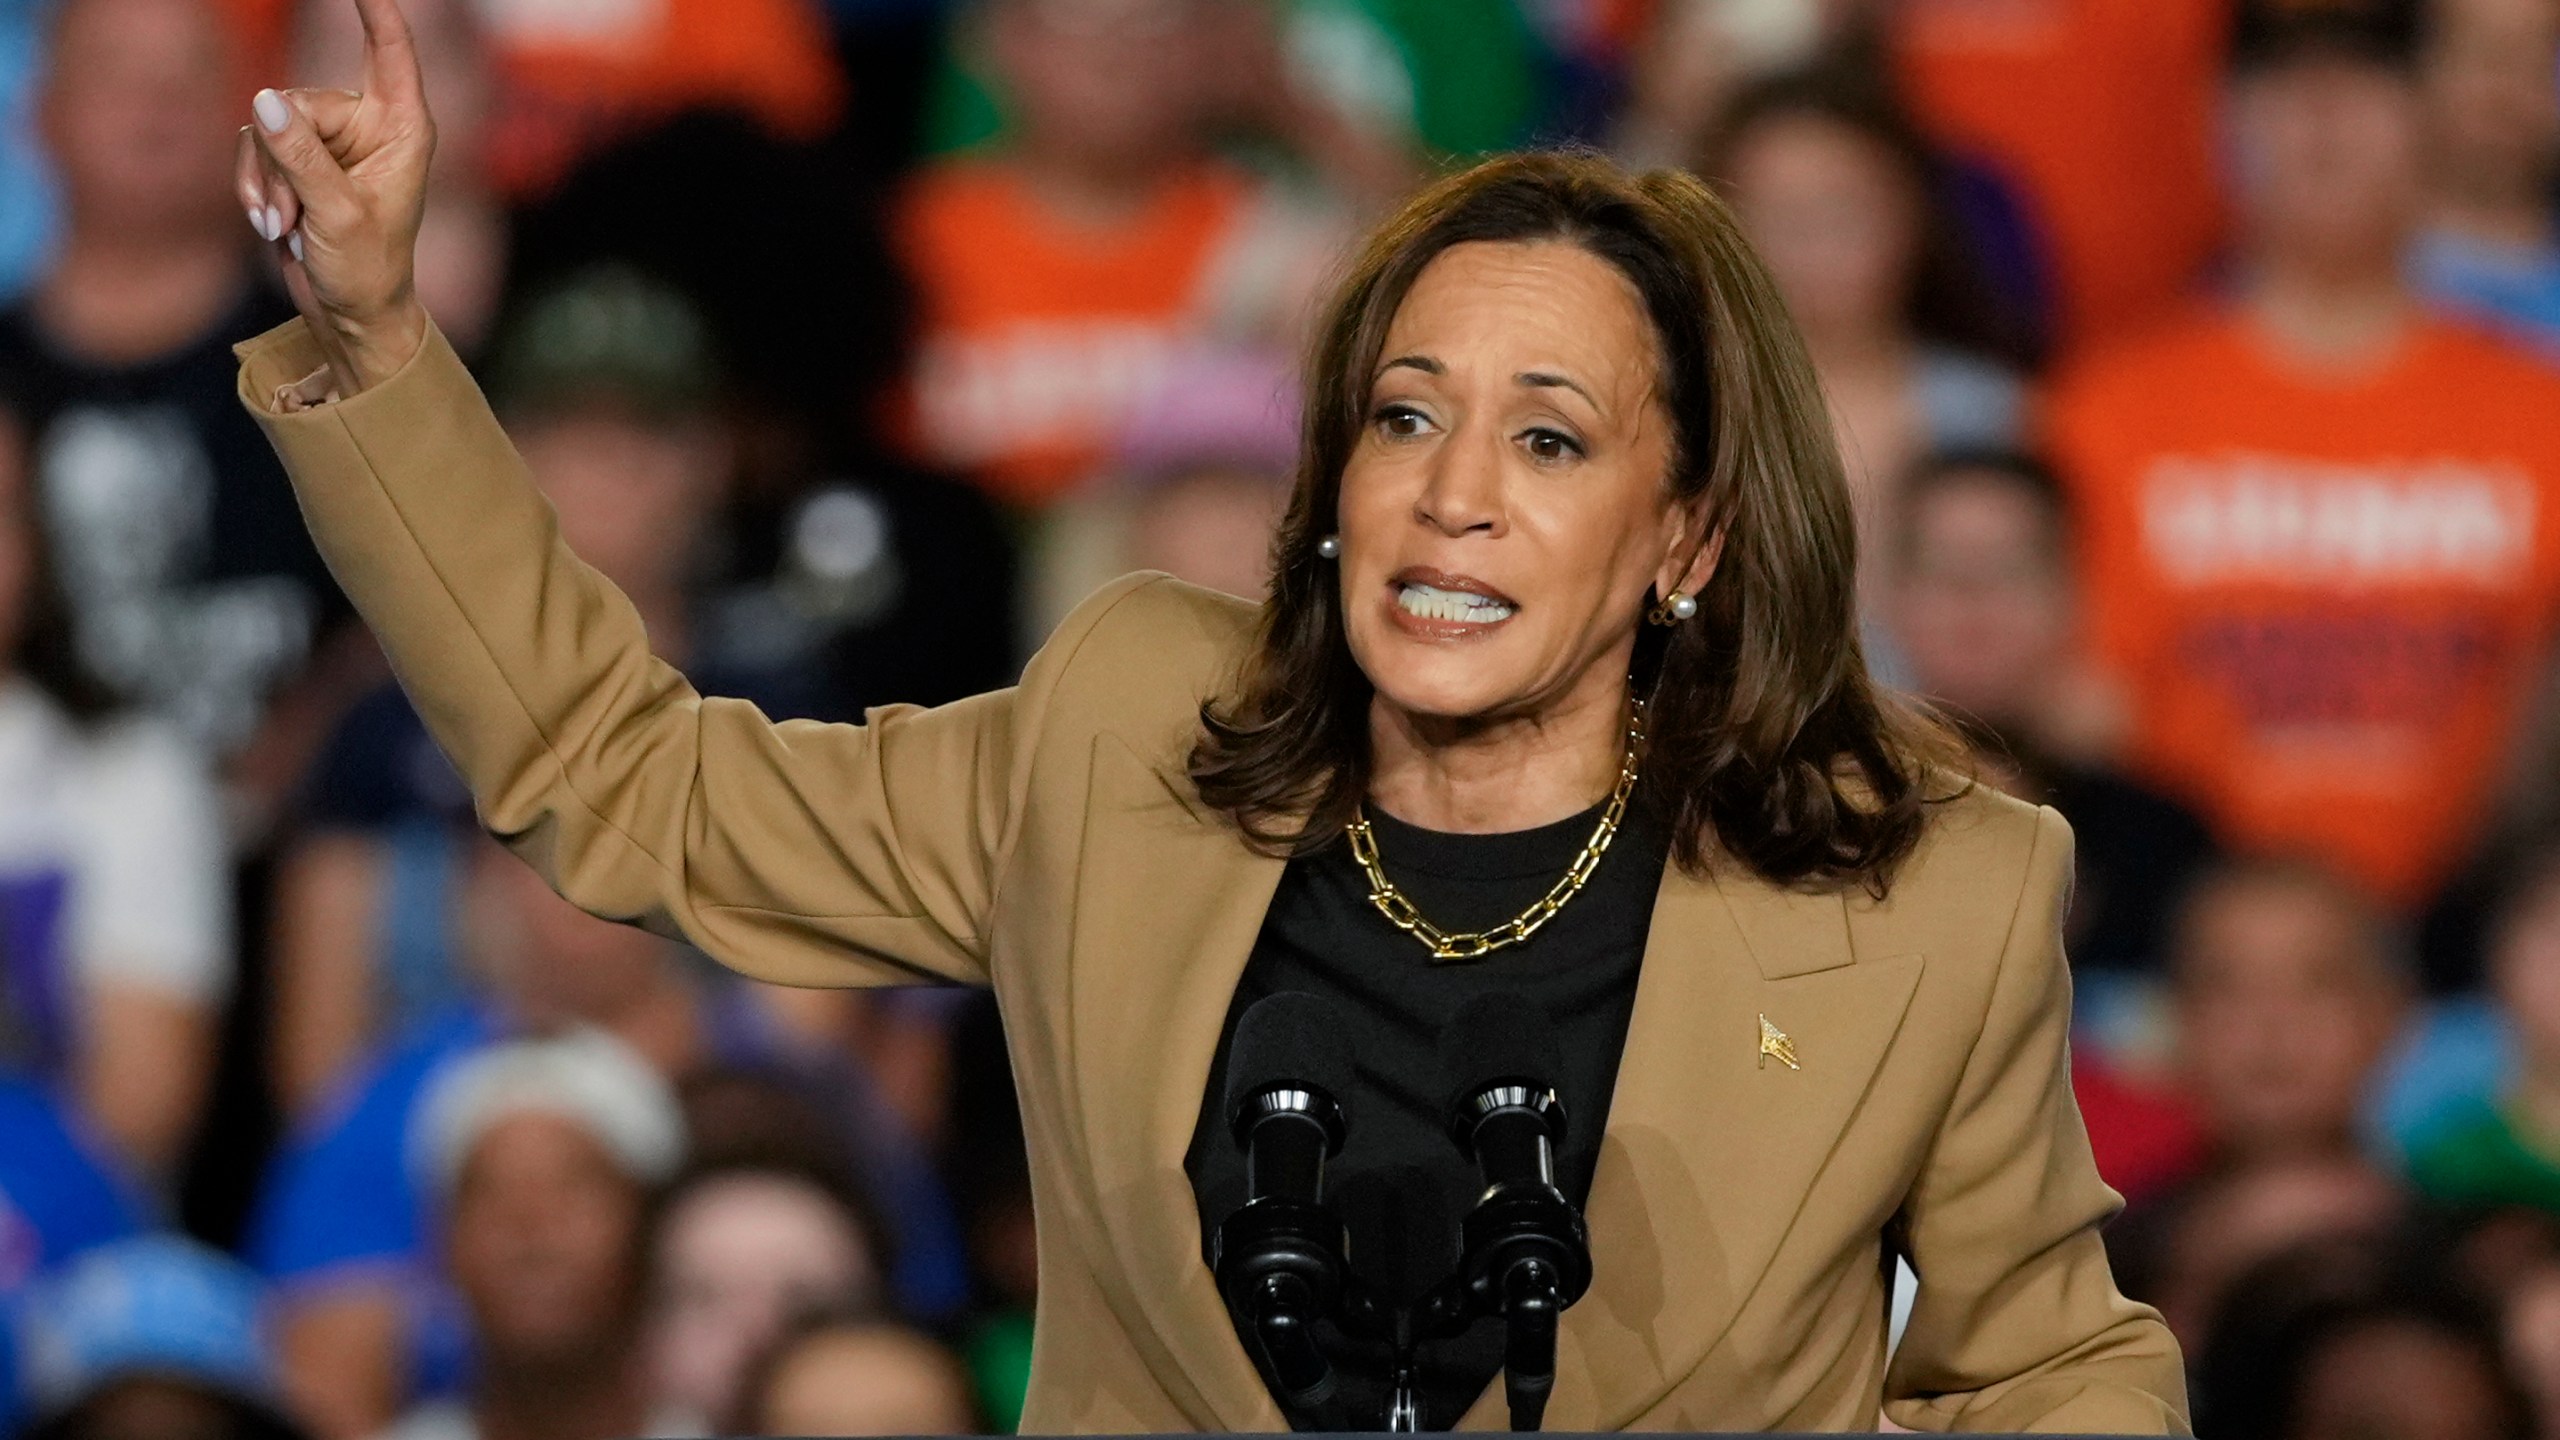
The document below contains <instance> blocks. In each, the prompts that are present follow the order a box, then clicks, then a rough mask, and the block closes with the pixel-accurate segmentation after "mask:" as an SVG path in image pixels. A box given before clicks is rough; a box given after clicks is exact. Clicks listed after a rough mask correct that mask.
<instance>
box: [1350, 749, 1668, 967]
mask: <svg viewBox="0 0 2560 1440" xmlns="http://www.w3.org/2000/svg"><path fill="white" fill-rule="evenodd" d="M1643 751H1644V702H1643V701H1642V700H1638V701H1635V702H1634V703H1633V704H1632V705H1631V706H1630V707H1629V711H1628V715H1627V753H1626V758H1625V759H1623V760H1621V761H1620V762H1618V788H1617V789H1616V790H1614V791H1611V792H1610V795H1609V808H1607V809H1606V810H1603V811H1601V812H1600V823H1599V824H1598V825H1597V826H1595V827H1594V828H1593V829H1592V831H1591V838H1590V839H1588V840H1586V841H1584V842H1583V843H1582V853H1581V854H1579V855H1577V856H1575V857H1574V860H1573V866H1572V868H1571V869H1569V870H1567V871H1565V872H1564V878H1563V879H1561V880H1558V881H1557V882H1556V883H1555V886H1554V888H1552V889H1550V890H1548V891H1547V893H1546V894H1544V895H1542V896H1540V897H1539V898H1538V902H1537V903H1536V904H1534V905H1532V906H1530V907H1529V908H1528V909H1526V910H1523V911H1521V912H1520V913H1519V914H1518V915H1516V916H1514V917H1513V918H1512V919H1510V920H1508V921H1505V922H1504V923H1502V924H1500V925H1496V926H1495V927H1493V928H1492V929H1490V930H1480V931H1476V932H1474V933H1472V934H1466V935H1452V934H1450V933H1449V932H1448V931H1446V930H1443V929H1441V928H1440V927H1439V926H1437V925H1434V924H1432V923H1431V922H1430V921H1428V920H1425V919H1423V918H1422V912H1421V911H1419V910H1416V909H1415V908H1414V907H1413V901H1411V900H1409V899H1407V898H1406V897H1405V893H1404V892H1403V891H1402V890H1399V889H1397V888H1396V883H1395V882H1394V881H1392V880H1390V879H1388V878H1387V872H1386V871H1385V870H1384V869H1382V868H1380V867H1379V864H1378V837H1377V836H1376V835H1375V834H1373V833H1372V832H1371V831H1370V829H1369V817H1368V815H1367V814H1366V813H1365V812H1362V811H1360V810H1357V809H1355V810H1353V811H1352V814H1351V823H1350V824H1348V825H1345V826H1344V827H1342V830H1343V834H1345V835H1346V836H1348V837H1349V838H1350V840H1351V858H1352V859H1354V860H1356V861H1358V862H1360V872H1361V873H1362V874H1364V875H1366V876H1368V877H1369V903H1370V904H1372V905H1375V906H1377V907H1378V913H1379V914H1381V915H1384V916H1386V917H1387V920H1388V923H1390V924H1392V925H1394V926H1395V927H1396V928H1397V929H1399V930H1402V931H1403V932H1405V933H1406V934H1408V935H1411V936H1412V937H1413V938H1415V939H1416V940H1419V941H1421V942H1422V943H1423V944H1425V945H1427V946H1429V947H1430V949H1431V958H1432V959H1434V960H1475V959H1479V958H1481V957H1483V956H1486V955H1490V954H1492V953H1493V952H1494V951H1496V950H1499V949H1501V948H1503V947H1504V946H1506V945H1517V944H1519V943H1520V942H1521V941H1523V940H1526V939H1528V938H1529V937H1530V936H1532V935H1534V934H1536V933H1537V932H1538V927H1539V926H1541V925H1544V924H1546V923H1547V922H1548V921H1549V920H1552V919H1554V918H1555V913H1556V912H1557V911H1559V910H1561V909H1563V908H1564V902H1566V901H1567V900H1570V899H1572V898H1573V897H1574V896H1576V895H1578V894H1581V893H1582V887H1583V886H1584V885H1585V884H1587V883H1588V882H1589V881H1590V879H1591V875H1592V872H1593V871H1595V870H1597V869H1599V868H1600V857H1601V856H1602V855H1604V854H1606V853H1608V849H1609V842H1610V841H1611V840H1614V839H1616V838H1617V836H1618V824H1619V822H1620V821H1622V820H1624V819H1625V818H1626V815H1627V797H1628V796H1629V795H1632V794H1634V793H1635V788H1636V762H1637V760H1638V759H1639V758H1640V757H1641V756H1642V754H1643Z"/></svg>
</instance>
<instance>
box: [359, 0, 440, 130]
mask: <svg viewBox="0 0 2560 1440" xmlns="http://www.w3.org/2000/svg"><path fill="white" fill-rule="evenodd" d="M355 3H356V18H357V19H358V20H360V21H362V22H363V23H364V88H365V93H366V94H367V95H371V96H375V97H378V98H380V99H381V100H382V101H384V102H385V103H386V104H389V105H391V106H392V107H394V108H396V109H402V110H413V109H418V108H421V107H423V106H424V105H425V104H426V81H425V79H424V77H422V76H421V75H420V74H419V72H418V47H417V46H416V45H414V44H412V43H411V42H410V39H409V17H407V16H406V15H403V14H401V13H400V6H399V3H398V0H355Z"/></svg>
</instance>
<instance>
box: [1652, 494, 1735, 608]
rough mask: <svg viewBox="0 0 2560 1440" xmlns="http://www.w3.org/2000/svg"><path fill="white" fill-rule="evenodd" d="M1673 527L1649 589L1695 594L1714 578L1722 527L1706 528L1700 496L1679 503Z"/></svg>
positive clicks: (1660, 592) (1721, 545)
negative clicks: (1665, 551)
mask: <svg viewBox="0 0 2560 1440" xmlns="http://www.w3.org/2000/svg"><path fill="white" fill-rule="evenodd" d="M1678 515H1679V519H1678V523H1677V524H1676V525H1675V526H1674V527H1673V530H1672V537H1671V545H1670V549H1669V552H1668V553H1667V554H1666V555H1664V557H1663V561H1662V565H1661V568H1659V569H1658V570H1656V571H1655V572H1654V577H1653V593H1654V594H1656V595H1660V596H1668V595H1670V593H1671V592H1672V591H1674V590H1677V591H1679V592H1680V593H1681V594H1683V595H1688V596H1695V595H1697V594H1698V592H1700V591H1702V590H1704V589H1706V588H1707V581H1708V580H1710V579H1712V578H1714V576H1715V573H1716V563H1717V562H1718V561H1720V560H1722V559H1723V558H1724V535H1725V532H1724V528H1723V527H1721V526H1719V527H1717V528H1716V529H1714V530H1712V531H1710V530H1708V529H1707V516H1706V502H1705V499H1704V498H1703V497H1701V498H1700V499H1698V500H1695V501H1692V502H1690V503H1689V504H1686V505H1683V506H1681V507H1680V508H1679V511H1678Z"/></svg>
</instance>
